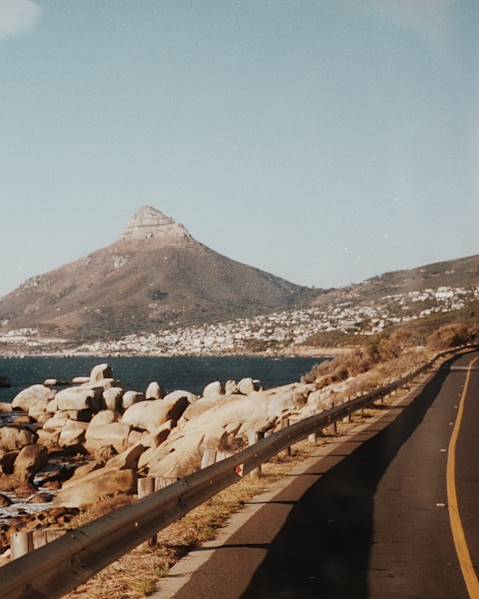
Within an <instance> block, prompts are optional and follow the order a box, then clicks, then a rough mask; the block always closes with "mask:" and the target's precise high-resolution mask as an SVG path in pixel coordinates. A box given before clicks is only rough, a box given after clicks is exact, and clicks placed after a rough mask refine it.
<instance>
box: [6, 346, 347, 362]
mask: <svg viewBox="0 0 479 599" xmlns="http://www.w3.org/2000/svg"><path fill="white" fill-rule="evenodd" d="M349 351H351V348H350V347H312V346H297V347H295V348H292V349H291V350H289V351H288V350H285V351H276V352H268V351H265V352H221V353H214V352H211V353H194V352H192V353H178V354H165V353H160V352H159V353H152V352H146V353H143V352H134V353H133V352H128V353H126V352H125V353H123V352H75V353H71V354H70V353H65V352H41V353H39V352H21V351H14V352H8V353H1V352H0V359H10V358H272V359H276V358H328V357H331V358H332V357H334V356H337V355H341V354H345V353H348V352H349Z"/></svg>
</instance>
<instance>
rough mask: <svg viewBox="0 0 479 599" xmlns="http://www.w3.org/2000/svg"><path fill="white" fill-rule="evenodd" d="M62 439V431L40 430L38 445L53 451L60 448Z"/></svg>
mask: <svg viewBox="0 0 479 599" xmlns="http://www.w3.org/2000/svg"><path fill="white" fill-rule="evenodd" d="M59 439H60V431H59V430H56V431H54V432H53V431H45V430H42V429H40V430H39V431H38V441H37V443H38V445H42V446H43V447H46V448H47V449H53V448H55V447H58V441H59Z"/></svg>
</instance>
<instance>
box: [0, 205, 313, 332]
mask: <svg viewBox="0 0 479 599" xmlns="http://www.w3.org/2000/svg"><path fill="white" fill-rule="evenodd" d="M317 293H319V292H318V291H313V290H311V289H309V288H306V287H302V286H300V285H295V284H293V283H290V282H289V281H286V280H285V279H282V278H280V277H276V276H275V275H273V274H271V273H267V272H265V271H262V270H260V269H257V268H255V267H252V266H248V265H245V264H242V263H240V262H237V261H235V260H232V259H230V258H227V257H225V256H223V255H221V254H219V253H218V252H215V251H214V250H212V249H210V248H208V247H207V246H205V245H203V244H202V243H200V242H199V241H197V240H195V239H194V238H193V237H192V236H191V234H190V233H189V231H188V230H187V229H186V227H184V226H183V225H181V224H179V223H177V222H176V221H175V220H174V219H172V218H171V217H169V216H166V215H165V214H163V213H162V212H160V211H159V210H157V209H156V208H153V207H151V206H144V207H143V208H141V209H140V210H139V211H138V212H137V213H136V214H135V215H134V216H133V218H132V219H131V221H130V223H129V224H128V226H127V228H126V230H125V231H124V232H123V234H122V235H121V236H120V238H119V239H118V240H117V241H115V242H114V243H112V244H110V245H109V246H106V247H104V248H101V249H99V250H96V251H94V252H92V253H90V254H88V255H87V256H85V257H83V258H80V259H78V260H75V261H73V262H70V263H68V264H66V265H63V266H60V267H59V268H57V269H54V270H52V271H50V272H47V273H45V274H42V275H37V276H35V277H31V278H30V279H28V280H27V281H25V282H24V283H23V284H22V285H20V286H19V287H17V288H16V289H15V290H13V291H12V292H10V293H9V294H7V295H6V296H4V297H3V298H0V323H2V322H3V326H2V327H1V329H0V330H2V329H3V330H6V329H7V327H8V329H12V328H13V329H18V328H25V327H35V328H39V329H41V330H42V331H45V332H48V333H49V334H55V335H60V336H65V337H68V338H70V337H74V338H77V337H80V338H91V337H93V338H94V337H101V336H102V335H104V334H109V335H113V336H120V335H124V334H128V333H130V332H137V331H138V330H145V331H147V330H153V329H158V328H161V327H162V326H166V325H167V324H169V323H171V322H174V321H177V322H179V323H181V324H187V323H195V322H204V321H207V320H211V321H215V320H221V319H225V318H237V317H239V316H250V315H254V314H258V313H261V312H265V311H273V310H276V309H284V308H287V307H290V306H292V305H297V304H304V303H307V302H309V301H310V300H311V299H312V297H313V296H315V295H317Z"/></svg>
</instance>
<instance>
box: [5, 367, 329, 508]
mask: <svg viewBox="0 0 479 599" xmlns="http://www.w3.org/2000/svg"><path fill="white" fill-rule="evenodd" d="M330 404H331V396H330V395H329V396H328V393H327V392H325V391H324V390H322V391H317V390H316V387H315V385H314V384H309V385H308V384H303V383H295V384H291V385H286V386H283V387H278V388H275V389H270V390H263V389H262V386H261V383H260V382H259V381H256V380H253V379H243V380H241V381H239V382H235V381H232V380H230V381H227V382H226V383H224V384H223V383H221V382H219V381H215V382H213V383H210V384H209V385H207V386H206V387H205V389H204V391H203V393H202V396H201V397H198V396H197V395H195V394H193V393H190V392H188V391H183V390H177V391H173V392H171V393H168V394H167V393H166V391H165V389H164V388H163V387H162V386H161V385H160V384H159V383H157V382H152V383H150V384H149V386H148V388H147V389H146V391H145V392H144V393H143V392H137V391H131V390H126V389H124V388H123V387H122V386H121V385H120V384H119V382H118V381H116V380H115V379H114V378H113V375H112V372H111V369H110V367H109V366H108V365H107V364H99V365H98V366H95V367H94V368H93V370H92V372H91V374H90V376H89V377H78V378H75V379H73V381H72V383H71V384H70V385H69V386H67V387H62V388H60V385H59V381H56V380H52V379H51V380H47V381H45V383H44V384H42V385H33V386H32V387H29V388H28V389H25V390H24V391H22V392H21V393H19V394H18V395H17V396H16V397H15V399H14V400H13V402H12V403H11V404H5V403H4V404H0V412H9V411H11V410H13V411H15V412H16V418H15V419H14V421H13V422H12V423H10V424H9V425H7V426H3V427H1V428H0V466H1V476H0V491H1V490H2V489H3V490H11V489H17V488H18V487H19V485H20V486H21V485H24V486H25V485H26V487H27V490H28V491H30V492H31V491H32V490H34V487H33V484H34V478H35V475H37V478H38V476H39V475H38V473H39V472H40V473H41V472H45V470H46V471H48V470H49V468H50V470H52V468H51V464H50V460H51V459H52V456H58V455H59V454H62V455H64V454H67V455H69V456H72V463H73V462H75V460H74V458H73V456H77V459H79V460H80V461H77V462H76V467H75V465H72V466H71V467H70V468H64V469H63V472H58V471H55V477H53V476H51V475H50V476H49V477H48V476H46V475H44V474H43V475H42V476H43V480H48V481H49V482H50V483H51V485H52V486H51V487H50V488H52V489H53V490H52V493H54V494H55V497H54V499H53V497H52V499H53V503H52V505H53V506H55V507H60V506H62V507H72V508H73V507H85V506H88V505H91V504H94V503H95V502H96V501H97V500H98V499H99V498H100V497H102V496H109V495H115V494H134V493H135V492H136V488H137V479H138V477H143V476H152V477H157V478H160V479H164V480H165V481H166V482H171V481H174V480H176V479H177V478H179V477H183V476H186V475H188V474H190V473H192V472H194V471H195V470H198V469H199V468H200V465H201V461H202V457H203V455H204V453H205V451H206V450H211V449H212V450H214V451H216V452H217V453H218V459H221V457H226V456H227V455H228V454H231V453H233V452H235V451H238V450H239V449H241V448H242V447H244V446H245V445H246V444H247V443H248V439H249V438H251V436H250V433H251V432H259V431H262V432H266V431H273V430H276V429H278V428H279V427H280V426H281V423H282V419H283V418H284V417H285V416H292V415H297V416H299V415H300V416H301V417H303V416H305V415H308V414H310V413H315V412H317V411H320V410H322V409H325V408H328V407H329V406H330ZM50 474H51V472H50ZM43 486H45V485H43ZM55 486H56V488H55Z"/></svg>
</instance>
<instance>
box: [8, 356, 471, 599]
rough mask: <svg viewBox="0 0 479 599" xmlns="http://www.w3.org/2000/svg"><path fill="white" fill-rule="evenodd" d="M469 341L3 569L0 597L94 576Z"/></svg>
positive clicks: (66, 587) (39, 597)
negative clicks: (242, 479)
mask: <svg viewBox="0 0 479 599" xmlns="http://www.w3.org/2000/svg"><path fill="white" fill-rule="evenodd" d="M473 348H476V346H474V347H473V346H462V347H458V348H454V349H453V350H447V351H444V352H440V353H439V354H437V355H436V356H435V357H434V358H433V359H432V360H431V361H430V362H428V363H426V364H424V365H423V366H421V367H419V368H417V369H416V370H414V371H412V372H410V373H409V374H407V375H406V376H403V377H401V378H400V379H398V380H397V381H394V382H393V383H390V384H388V385H386V386H384V387H381V388H380V389H377V390H375V391H372V392H371V393H367V394H365V395H361V396H359V397H356V398H354V399H352V400H350V401H348V402H346V403H344V404H342V405H339V406H336V407H333V408H331V409H330V410H326V411H324V412H321V413H320V414H317V415H315V416H310V417H308V418H305V419H304V420H301V421H299V422H296V423H294V424H292V425H291V426H288V427H287V428H285V429H283V430H281V431H279V432H276V433H273V434H271V435H270V436H269V437H266V438H264V439H262V440H261V441H259V442H258V443H256V444H254V445H252V446H250V447H248V448H247V449H245V450H243V451H241V452H239V453H237V454H235V455H233V456H231V457H229V458H226V459H224V460H222V461H221V462H218V463H216V464H213V465H212V466H209V467H208V468H205V469H204V470H201V471H199V472H196V473H194V474H192V475H190V476H188V477H186V478H184V479H181V480H179V481H177V482H175V483H173V484H171V485H169V486H168V487H165V488H164V489H161V490H160V491H157V492H156V493H153V494H152V495H149V496H148V497H145V498H144V499H141V500H139V501H138V502H136V503H135V504H133V505H130V506H127V507H124V508H121V509H119V510H116V511H113V512H111V513H110V514H107V515H106V516H103V517H101V518H99V519H98V520H95V521H93V522H91V523H90V524H87V525H86V526H82V527H81V528H78V529H75V530H73V531H70V532H68V533H66V534H64V535H63V536H62V537H60V538H59V539H57V540H55V541H52V542H51V543H48V544H47V545H44V546H43V547H40V548H39V549H37V550H35V551H33V552H32V553H29V554H28V555H25V556H23V557H21V558H19V559H16V560H14V561H12V562H11V563H9V564H7V565H6V566H3V567H2V568H1V569H0V597H1V598H8V599H17V598H18V599H20V598H21V599H55V598H56V597H61V596H62V595H64V594H65V593H68V592H69V591H71V590H73V589H74V588H76V587H77V586H79V585H80V584H82V583H84V582H86V581H87V580H88V579H89V578H91V577H92V576H93V575H94V574H96V573H97V572H99V571H100V570H102V569H103V568H105V567H106V566H108V565H109V564H111V563H112V562H114V561H115V560H116V559H118V558H119V557H121V556H122V555H124V554H125V553H128V552H129V551H131V550H132V549H134V548H135V547H136V546H138V545H139V544H140V543H142V542H144V541H146V540H147V539H149V538H150V537H151V536H152V534H154V533H156V532H158V531H159V530H161V529H163V528H165V527H166V526H168V525H169V524H171V523H172V522H174V521H175V520H178V519H179V518H181V517H182V516H184V515H185V514H187V513H188V512H189V511H191V510H192V509H193V508H195V507H197V506H198V505H200V504H201V503H204V502H205V501H206V500H207V499H209V498H211V497H212V496H213V495H215V494H216V493H218V492H219V491H221V490H223V489H225V488H226V487H229V486H230V485H232V484H234V483H235V482H237V481H239V480H240V476H239V475H238V474H237V472H236V469H237V467H238V466H242V472H243V475H245V474H248V473H250V472H251V471H252V470H254V469H255V468H257V467H258V466H259V465H261V464H262V463H263V462H267V461H268V460H270V459H271V458H272V457H274V456H275V455H277V454H278V453H279V452H280V451H283V450H285V449H287V448H288V447H289V446H291V445H293V444H295V443H297V442H298V441H301V440H302V439H304V438H306V437H308V436H309V435H310V434H312V433H315V432H317V431H319V430H321V429H323V428H326V427H328V426H330V425H331V424H333V423H334V422H337V421H339V420H341V419H343V418H345V417H346V416H348V415H349V414H351V413H353V412H355V411H357V410H358V409H360V408H365V407H367V406H369V405H371V404H372V403H374V402H375V401H376V400H378V399H381V398H383V397H385V396H386V395H389V394H390V393H392V392H393V391H396V390H397V389H399V388H401V387H403V386H404V385H406V384H407V383H409V382H410V381H412V380H413V379H414V378H416V377H417V376H418V375H420V374H422V373H423V372H425V371H426V370H428V369H429V368H430V367H431V366H433V364H434V362H435V361H436V360H438V359H439V358H441V357H443V356H445V355H447V354H449V353H455V352H457V351H460V350H462V349H473Z"/></svg>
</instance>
